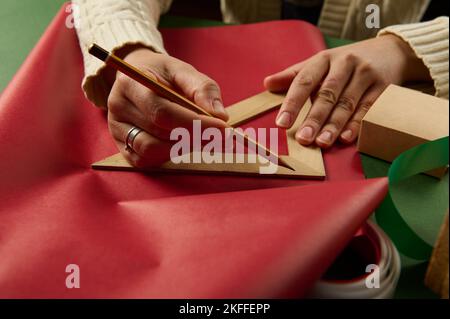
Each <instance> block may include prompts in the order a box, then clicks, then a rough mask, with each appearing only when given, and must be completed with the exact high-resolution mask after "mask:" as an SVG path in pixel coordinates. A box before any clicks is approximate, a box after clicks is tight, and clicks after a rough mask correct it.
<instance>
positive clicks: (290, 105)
mask: <svg viewBox="0 0 450 319" xmlns="http://www.w3.org/2000/svg"><path fill="white" fill-rule="evenodd" d="M329 67H330V64H329V58H328V57H327V56H326V55H324V54H319V55H317V56H316V57H314V58H312V59H311V60H310V62H309V63H307V64H305V65H304V66H303V68H302V69H301V70H300V72H299V73H298V74H297V75H296V77H295V78H294V80H293V81H292V83H291V86H290V87H289V90H288V92H287V94H286V98H285V99H284V101H283V104H282V105H281V108H280V111H279V112H278V116H277V120H276V124H277V125H278V126H279V127H282V128H290V127H291V126H292V124H293V123H294V122H295V119H296V118H297V116H298V113H299V112H300V110H301V109H302V107H303V105H304V104H305V103H306V100H307V99H308V98H309V97H310V95H311V94H312V93H313V91H314V89H315V88H316V87H317V86H318V85H319V83H320V82H321V81H322V79H323V77H324V75H325V74H326V72H327V71H328V69H329Z"/></svg>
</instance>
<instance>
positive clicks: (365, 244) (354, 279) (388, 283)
mask: <svg viewBox="0 0 450 319" xmlns="http://www.w3.org/2000/svg"><path fill="white" fill-rule="evenodd" d="M400 270H401V263H400V256H399V253H398V251H397V249H396V248H395V246H394V245H393V243H392V241H391V240H390V239H389V238H388V236H387V235H386V234H385V233H384V231H383V230H382V229H381V228H380V227H378V226H377V225H376V224H374V223H372V222H370V221H369V222H367V223H366V224H365V225H364V226H363V227H362V228H361V229H360V230H359V231H358V233H357V234H356V235H355V237H354V238H353V239H352V241H351V242H350V243H349V245H348V246H347V248H346V249H345V250H344V252H342V253H341V255H340V256H339V257H338V258H337V259H336V261H335V262H334V264H333V265H332V266H331V267H330V268H329V270H328V271H327V273H326V274H325V275H324V276H323V277H322V279H321V280H319V281H318V282H317V283H316V285H315V286H314V287H313V289H312V290H311V292H310V294H309V298H333V299H339V298H351V299H356V298H358V299H360V298H365V299H374V298H392V297H393V296H394V293H395V289H396V287H397V283H398V279H399V277H400Z"/></svg>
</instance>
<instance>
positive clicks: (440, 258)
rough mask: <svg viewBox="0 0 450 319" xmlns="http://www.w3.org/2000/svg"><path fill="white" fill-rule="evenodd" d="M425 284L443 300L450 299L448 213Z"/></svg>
mask: <svg viewBox="0 0 450 319" xmlns="http://www.w3.org/2000/svg"><path fill="white" fill-rule="evenodd" d="M425 284H426V285H427V286H428V287H429V288H430V289H431V290H433V291H434V292H435V293H437V294H438V295H440V296H441V297H442V298H446V299H448V213H447V216H446V217H445V220H444V224H443V225H442V227H441V231H440V233H439V237H438V239H437V241H436V245H435V246H434V250H433V255H432V256H431V259H430V263H429V265H428V270H427V274H426V277H425Z"/></svg>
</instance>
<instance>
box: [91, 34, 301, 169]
mask: <svg viewBox="0 0 450 319" xmlns="http://www.w3.org/2000/svg"><path fill="white" fill-rule="evenodd" d="M89 53H90V54H91V55H93V56H95V57H97V58H98V59H100V60H102V61H103V62H105V63H106V64H107V65H109V66H111V67H113V68H114V69H116V70H118V71H120V72H122V73H124V74H125V75H127V76H129V77H130V78H132V79H133V80H135V81H137V82H139V83H141V84H142V85H144V86H145V87H147V88H149V89H151V90H152V91H154V92H155V93H156V94H158V95H160V96H163V97H165V98H167V99H168V100H170V101H172V102H174V103H177V104H179V105H181V106H183V107H186V108H187V109H190V110H192V111H194V112H196V113H198V114H203V115H206V116H210V117H213V115H212V114H210V113H209V112H207V111H206V110H204V109H203V108H201V107H200V106H198V105H196V104H195V103H194V102H192V101H190V100H189V99H187V98H186V97H184V96H182V95H181V94H179V93H177V92H175V91H174V90H172V89H171V88H169V87H168V86H166V85H164V84H163V83H160V82H159V81H158V80H156V79H154V78H152V77H150V76H148V75H147V74H145V73H144V72H142V71H141V70H139V69H138V68H136V67H134V66H132V65H130V64H129V63H127V62H125V61H123V60H122V59H120V58H119V57H117V56H115V55H114V54H111V53H110V52H108V51H107V50H105V49H103V48H102V47H100V46H98V45H97V44H95V43H94V44H92V45H91V47H90V48H89ZM229 128H231V129H232V130H233V133H234V134H235V135H239V136H241V137H242V138H243V140H244V141H247V143H248V145H253V146H255V147H256V148H257V149H258V154H259V155H261V156H263V157H264V158H266V159H268V160H269V161H271V162H272V163H274V164H276V165H279V166H283V167H285V168H288V169H290V170H295V169H293V168H292V167H291V166H290V165H289V164H287V163H286V162H285V161H283V160H282V159H281V158H280V157H279V156H278V154H275V153H273V152H272V151H271V150H270V149H268V148H266V147H265V146H263V145H261V144H259V143H258V142H256V141H254V140H253V139H251V138H249V137H248V136H247V135H246V134H244V133H242V132H240V131H238V130H235V129H234V128H233V127H232V126H229Z"/></svg>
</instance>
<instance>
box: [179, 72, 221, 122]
mask: <svg viewBox="0 0 450 319" xmlns="http://www.w3.org/2000/svg"><path fill="white" fill-rule="evenodd" d="M173 79H174V82H175V83H174V84H175V85H176V86H177V87H178V88H180V90H181V91H182V92H183V93H184V94H185V96H187V97H188V98H189V99H191V100H192V101H193V102H194V103H195V104H197V105H198V106H200V107H201V108H203V109H204V110H205V111H207V112H209V113H211V114H212V115H214V116H215V117H218V118H220V119H222V120H224V121H227V120H228V114H227V112H226V111H225V108H224V106H223V102H222V94H221V92H220V88H219V85H218V84H217V83H216V82H215V81H214V80H212V79H210V78H209V77H207V76H206V75H204V74H203V73H200V72H198V71H197V70H196V69H195V68H194V67H192V66H190V65H188V66H186V67H184V68H179V69H177V70H176V76H174V77H173Z"/></svg>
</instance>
